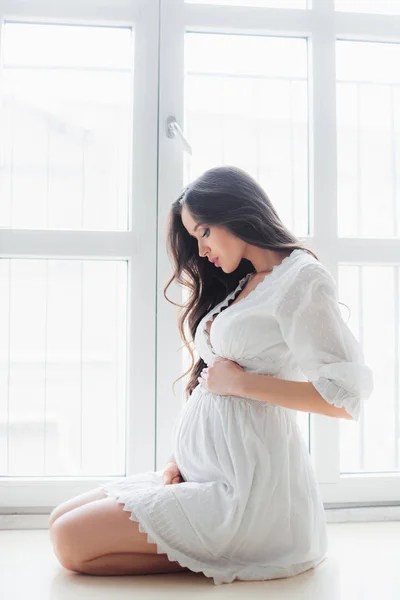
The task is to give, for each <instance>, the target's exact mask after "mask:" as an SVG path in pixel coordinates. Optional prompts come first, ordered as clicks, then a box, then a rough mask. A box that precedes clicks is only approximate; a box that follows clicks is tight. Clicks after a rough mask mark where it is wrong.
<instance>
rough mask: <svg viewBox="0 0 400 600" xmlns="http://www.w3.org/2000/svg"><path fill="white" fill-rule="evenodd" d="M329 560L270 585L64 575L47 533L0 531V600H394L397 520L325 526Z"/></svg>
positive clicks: (399, 539) (183, 577)
mask: <svg viewBox="0 0 400 600" xmlns="http://www.w3.org/2000/svg"><path fill="white" fill-rule="evenodd" d="M328 532H329V555H328V557H327V558H326V559H325V560H324V561H323V562H322V563H321V564H320V565H319V566H318V567H317V568H316V569H314V570H313V571H309V572H307V573H304V574H301V575H298V576H297V577H292V578H289V579H281V580H277V581H254V582H253V581H252V582H241V581H236V582H233V583H231V584H223V585H220V586H214V583H213V582H212V580H211V579H208V578H206V577H205V576H204V575H202V574H201V573H198V574H197V573H188V572H185V573H176V574H175V573H171V574H168V575H146V576H123V577H94V576H90V575H81V574H78V573H73V572H71V571H67V570H65V569H64V568H63V567H61V565H60V564H59V562H58V561H57V558H56V557H55V555H54V554H53V550H52V546H51V544H50V540H49V532H48V530H45V529H43V530H3V531H0V599H1V600H25V599H29V600H80V599H82V600H83V599H84V600H92V599H96V600H110V598H112V599H113V600H125V599H126V600H128V599H129V600H132V599H135V598H138V599H140V600H146V599H147V598H149V599H150V598H151V600H155V599H157V598H163V600H168V599H169V598H171V599H172V598H173V599H174V600H178V599H179V598H184V599H185V600H187V598H191V597H192V596H194V595H195V596H196V600H202V599H203V598H207V599H208V598H209V597H210V596H209V594H210V593H212V594H213V598H218V599H225V598H230V599H235V598H239V596H242V595H243V593H245V594H246V593H248V594H249V595H250V594H251V600H257V598H263V599H265V598H268V600H278V599H284V600H289V599H290V600H291V599H294V598H296V600H302V599H304V600H350V599H351V600H354V598H360V600H377V598H380V599H382V600H395V599H396V600H398V599H399V598H400V522H399V521H386V522H378V523H329V524H328Z"/></svg>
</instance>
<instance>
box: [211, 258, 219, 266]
mask: <svg viewBox="0 0 400 600" xmlns="http://www.w3.org/2000/svg"><path fill="white" fill-rule="evenodd" d="M210 262H212V263H214V265H215V266H216V267H218V266H219V262H218V256H217V257H216V258H212V259H210Z"/></svg>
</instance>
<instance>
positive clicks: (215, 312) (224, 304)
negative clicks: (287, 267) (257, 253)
mask: <svg viewBox="0 0 400 600" xmlns="http://www.w3.org/2000/svg"><path fill="white" fill-rule="evenodd" d="M300 252H304V249H303V248H295V249H294V250H292V252H291V253H290V254H289V255H288V256H285V257H284V259H283V260H282V261H281V262H280V263H279V264H277V265H274V266H273V267H272V270H271V271H270V272H269V273H268V274H267V275H265V276H264V277H263V278H262V279H261V281H259V282H258V283H257V285H256V286H255V287H254V288H253V289H252V290H250V292H249V293H248V294H247V295H246V296H245V297H244V298H241V299H240V300H239V301H238V302H236V304H235V306H237V305H239V304H240V303H241V302H244V301H245V300H246V299H247V298H249V296H251V295H252V294H253V292H255V291H256V290H257V289H260V287H261V286H262V285H263V284H264V282H265V281H266V280H268V281H269V280H270V279H273V278H274V276H276V274H277V272H278V270H279V268H280V267H281V266H282V265H284V264H285V263H288V262H289V260H290V258H293V256H295V255H296V254H298V253H300ZM250 275H252V273H251V272H250V273H247V275H245V276H244V277H242V279H241V280H240V281H239V283H238V285H237V286H236V288H235V289H234V290H233V291H232V292H230V294H228V295H227V297H226V298H225V299H224V300H222V301H221V302H219V303H218V304H217V305H216V306H214V308H213V309H212V310H211V311H210V312H209V313H208V315H207V318H206V319H204V321H203V326H202V331H203V333H204V336H205V339H206V343H207V346H208V348H209V350H210V352H211V353H212V354H213V355H216V353H215V351H214V348H213V346H212V344H211V329H212V326H213V324H214V321H215V320H216V318H217V317H218V316H219V315H220V314H221V313H222V312H223V311H224V310H225V309H226V308H230V306H232V305H233V303H232V304H229V301H230V300H231V298H233V297H234V296H235V294H236V293H237V292H238V291H241V290H242V289H243V286H244V285H245V283H246V282H247V281H248V279H249V277H250ZM210 321H211V324H210V330H209V331H207V324H208V323H209V322H210Z"/></svg>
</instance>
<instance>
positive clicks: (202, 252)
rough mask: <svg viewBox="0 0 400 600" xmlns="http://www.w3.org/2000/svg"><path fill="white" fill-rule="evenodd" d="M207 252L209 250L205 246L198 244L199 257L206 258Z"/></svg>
mask: <svg viewBox="0 0 400 600" xmlns="http://www.w3.org/2000/svg"><path fill="white" fill-rule="evenodd" d="M208 251H209V248H208V247H207V246H202V245H201V243H200V242H199V256H201V257H202V258H204V257H205V256H207V253H208Z"/></svg>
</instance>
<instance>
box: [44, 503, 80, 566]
mask: <svg viewBox="0 0 400 600" xmlns="http://www.w3.org/2000/svg"><path fill="white" fill-rule="evenodd" d="M49 521H51V515H50V519H49ZM73 529H74V528H73V527H72V526H71V522H70V519H69V518H68V517H67V515H64V516H62V515H61V516H60V515H59V516H56V517H55V518H54V519H53V520H52V524H51V526H50V540H51V543H52V544H53V549H54V553H55V555H56V556H57V558H58V560H59V562H60V563H61V565H62V566H63V567H64V568H65V569H68V570H69V571H80V556H79V551H78V548H77V546H76V542H77V540H76V536H75V535H74V531H73Z"/></svg>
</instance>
